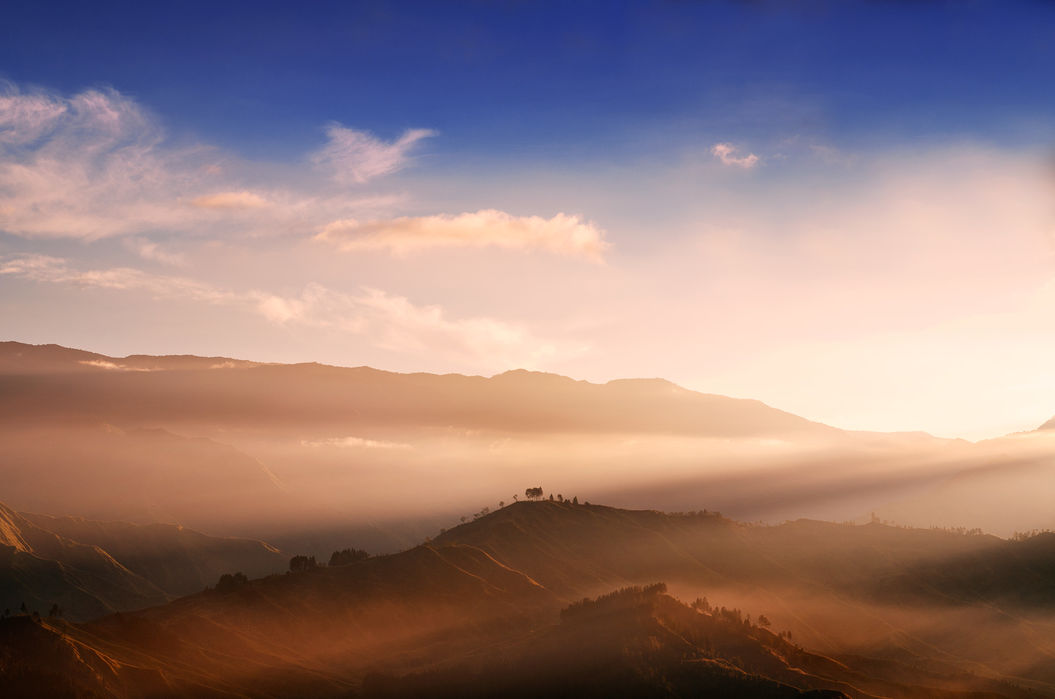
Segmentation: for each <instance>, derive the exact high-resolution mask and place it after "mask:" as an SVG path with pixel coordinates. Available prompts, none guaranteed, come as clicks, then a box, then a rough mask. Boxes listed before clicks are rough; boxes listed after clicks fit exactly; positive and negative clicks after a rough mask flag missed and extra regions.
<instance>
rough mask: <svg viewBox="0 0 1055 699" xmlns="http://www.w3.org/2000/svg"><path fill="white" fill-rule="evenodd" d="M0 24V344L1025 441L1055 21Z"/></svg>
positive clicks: (196, 14)
mask: <svg viewBox="0 0 1055 699" xmlns="http://www.w3.org/2000/svg"><path fill="white" fill-rule="evenodd" d="M217 5H218V6H217ZM4 19H5V21H4V22H3V23H2V24H0V327H2V328H3V329H4V334H5V335H6V338H7V339H15V340H22V341H27V342H56V343H59V344H65V345H70V346H77V347H84V348H87V349H92V350H96V351H101V352H105V353H108V354H112V355H125V354H130V353H183V352H187V353H196V354H204V355H228V356H236V357H244V358H250V359H258V360H269V361H323V362H328V363H333V364H343V365H360V364H370V365H373V366H378V367H381V368H386V369H393V370H398V371H437V372H445V371H457V372H462V373H474V374H491V373H496V372H499V371H502V370H505V369H509V368H513V367H529V368H534V369H540V370H546V371H554V372H558V373H563V374H567V375H570V376H574V377H576V378H584V379H588V380H592V381H606V380H609V379H612V378H618V377H626V376H662V377H665V378H668V379H671V380H674V381H676V382H678V383H680V384H682V385H685V386H687V387H689V388H693V389H697V390H702V391H709V392H715V393H723V394H727V395H735V396H742V397H751V398H758V399H761V400H764V401H766V402H768V403H770V404H773V405H775V406H778V407H781V408H784V409H786V410H790V411H792V412H796V413H798V414H801V415H804V416H807V417H810V418H813V419H817V420H821V421H825V422H828V423H831V424H835V425H839V426H844V427H853V428H861V429H877V430H914V429H925V430H930V431H932V432H935V433H937V434H942V435H949V436H968V437H983V436H992V435H996V434H1002V433H1006V432H1010V431H1013V430H1020V429H1030V428H1032V427H1035V426H1036V425H1038V424H1040V423H1042V422H1044V421H1045V420H1047V419H1048V418H1049V417H1051V415H1052V414H1055V398H1053V397H1052V396H1055V374H1053V373H1052V372H1051V370H1050V357H1051V356H1052V355H1053V354H1055V314H1053V313H1051V307H1052V305H1053V304H1055V244H1053V241H1055V203H1053V201H1052V198H1053V195H1055V176H1053V169H1052V159H1053V152H1055V151H1053V146H1055V91H1052V90H1051V89H1049V86H1050V82H1051V72H1052V66H1055V4H1052V3H1041V2H1024V1H1023V2H878V1H876V2H802V3H790V2H787V3H784V2H761V1H760V2H740V3H726V2H697V3H690V2H677V3H675V2H670V3H661V2H648V3H646V2H641V3H629V2H624V3H618V2H604V3H600V2H598V3H591V2H580V3H571V2H561V3H527V2H525V3H519V2H464V3H435V2H428V3H392V4H385V3H362V4H355V3H308V4H297V5H295V4H291V3H264V2H254V3H200V4H199V3H172V4H159V3H128V4H115V3H91V4H84V3H70V4H68V5H66V4H61V3H48V2H37V3H19V4H15V5H12V6H11V7H9V8H5V17H4Z"/></svg>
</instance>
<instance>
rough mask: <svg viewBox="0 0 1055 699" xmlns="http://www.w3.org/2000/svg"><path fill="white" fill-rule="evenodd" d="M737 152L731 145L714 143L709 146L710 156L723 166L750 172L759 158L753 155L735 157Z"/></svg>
mask: <svg viewBox="0 0 1055 699" xmlns="http://www.w3.org/2000/svg"><path fill="white" fill-rule="evenodd" d="M738 152H739V149H738V148H737V147H736V146H734V145H733V144H731V143H715V144H714V145H713V146H711V154H712V155H713V156H714V157H716V158H718V160H720V161H721V162H722V164H723V165H732V166H734V167H742V168H744V169H745V170H750V169H751V168H753V167H754V166H755V165H758V160H759V158H758V156H757V155H755V154H754V153H748V154H747V155H737V153H738Z"/></svg>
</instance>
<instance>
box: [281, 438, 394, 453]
mask: <svg viewBox="0 0 1055 699" xmlns="http://www.w3.org/2000/svg"><path fill="white" fill-rule="evenodd" d="M301 444H303V445H304V446H306V447H339V448H342V449H399V450H404V449H413V448H414V447H412V446H410V445H409V444H404V443H402V442H386V441H382V440H377V439H364V438H363V437H334V438H332V439H319V440H314V441H308V440H304V441H302V442H301Z"/></svg>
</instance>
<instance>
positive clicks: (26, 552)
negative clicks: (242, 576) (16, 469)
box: [0, 504, 288, 620]
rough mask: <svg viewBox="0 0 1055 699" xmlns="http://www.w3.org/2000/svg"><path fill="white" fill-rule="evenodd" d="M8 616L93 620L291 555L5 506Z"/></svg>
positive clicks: (2, 565) (1, 522)
mask: <svg viewBox="0 0 1055 699" xmlns="http://www.w3.org/2000/svg"><path fill="white" fill-rule="evenodd" d="M0 555H2V561H0V610H3V609H7V610H8V611H9V612H11V611H14V612H17V611H19V610H20V609H21V607H22V605H23V604H24V605H25V607H26V610H28V611H38V612H39V613H41V614H48V613H50V612H52V611H53V608H57V609H54V611H58V613H59V614H60V615H61V616H62V617H64V618H66V619H71V620H85V619H92V618H95V617H99V616H102V615H103V614H106V613H109V612H113V611H117V610H132V609H142V608H144V607H148V606H151V605H156V604H160V603H162V602H164V601H166V600H168V599H171V598H173V597H177V596H180V595H186V594H190V593H192V592H197V591H200V590H202V589H203V588H204V587H206V586H207V585H212V584H214V583H215V582H216V580H217V579H218V578H219V576H220V575H221V574H223V573H227V572H231V571H233V570H244V571H249V573H250V574H251V575H253V576H254V577H259V576H263V575H267V574H269V573H273V572H276V571H279V570H283V569H284V568H285V567H286V565H287V562H288V557H287V556H285V555H283V554H282V553H280V552H279V551H278V550H276V549H274V548H273V547H271V546H268V545H267V544H265V543H263V542H260V541H251V540H246V539H221V538H216V537H209V536H205V535H204V534H201V533H199V532H196V531H192V530H187V529H183V528H181V527H177V526H172V525H160V524H158V525H134V524H129V523H126V522H96V521H92V520H85V519H81V518H69V517H64V518H55V517H48V516H45V515H33V514H25V513H16V512H14V511H13V510H11V509H10V508H8V507H6V506H4V505H2V504H0Z"/></svg>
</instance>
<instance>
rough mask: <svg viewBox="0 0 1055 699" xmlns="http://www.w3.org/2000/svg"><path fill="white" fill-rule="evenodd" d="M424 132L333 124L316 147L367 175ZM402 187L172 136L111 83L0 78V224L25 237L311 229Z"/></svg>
mask: <svg viewBox="0 0 1055 699" xmlns="http://www.w3.org/2000/svg"><path fill="white" fill-rule="evenodd" d="M428 133H429V132H426V131H422V130H419V131H412V132H407V134H405V135H404V136H403V137H402V138H401V139H399V140H398V141H396V142H395V143H383V142H380V141H378V140H376V139H373V138H372V137H369V136H366V135H364V134H360V133H359V132H354V131H351V130H350V129H344V128H343V127H333V128H331V133H330V136H331V140H330V144H329V146H327V147H326V148H325V149H323V151H321V152H320V153H318V154H317V155H316V157H317V159H318V163H319V164H323V165H325V166H326V167H328V168H331V169H332V171H333V173H334V175H335V176H337V177H338V178H339V179H343V178H352V179H355V180H356V181H362V182H365V181H366V180H369V179H371V178H373V177H376V176H379V175H381V174H386V173H391V172H395V171H396V170H398V169H400V168H402V167H404V166H405V165H406V163H407V158H406V154H407V151H408V150H409V149H410V147H411V146H412V145H413V144H414V143H415V142H416V141H418V140H420V139H421V138H424V137H425V135H427V134H428ZM400 199H401V197H400V196H392V195H384V194H379V193H377V192H361V193H358V194H356V195H355V196H350V195H349V194H348V193H347V191H346V188H341V189H340V191H338V190H337V189H336V188H335V185H334V184H332V183H329V182H328V181H322V180H320V178H319V177H318V176H317V175H316V174H315V173H314V172H313V171H312V170H311V168H309V167H307V166H306V165H305V164H303V163H300V164H295V165H285V166H282V165H270V166H268V167H266V168H261V167H260V166H259V165H254V164H251V163H246V162H242V161H240V160H239V159H238V158H236V157H234V156H232V155H230V154H225V153H223V152H222V151H220V150H218V149H216V148H212V147H208V146H204V145H197V144H195V145H190V146H187V145H177V144H175V143H173V142H172V141H170V140H168V139H167V137H166V134H165V132H164V130H163V129H162V127H161V125H160V122H159V121H158V120H157V119H156V118H155V117H154V116H153V115H152V114H151V113H150V112H149V111H147V110H146V109H144V108H143V107H142V106H141V105H140V104H138V103H137V102H136V101H135V100H133V99H130V98H129V97H127V96H125V95H123V94H121V93H119V92H117V91H115V90H110V89H99V90H86V91H84V92H82V93H80V94H76V95H73V96H72V97H65V96H61V95H58V94H54V93H49V92H34V93H27V92H21V91H19V89H18V88H17V87H16V86H14V85H12V84H10V83H3V84H0V231H4V232H7V233H11V234H14V235H18V236H23V237H28V238H45V237H46V238H76V239H81V240H89V241H91V240H97V239H100V238H107V237H113V236H126V235H132V236H148V237H149V236H151V235H153V234H156V233H163V234H165V235H186V236H197V237H227V238H230V237H232V236H238V235H260V234H299V235H311V234H314V233H316V232H318V230H319V229H320V228H321V227H322V226H323V225H325V224H326V223H327V222H329V221H332V220H334V219H336V218H343V217H347V216H364V215H378V214H381V215H385V214H387V213H389V210H390V209H391V207H392V206H393V205H394V204H395V203H397V202H398V201H400Z"/></svg>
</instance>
